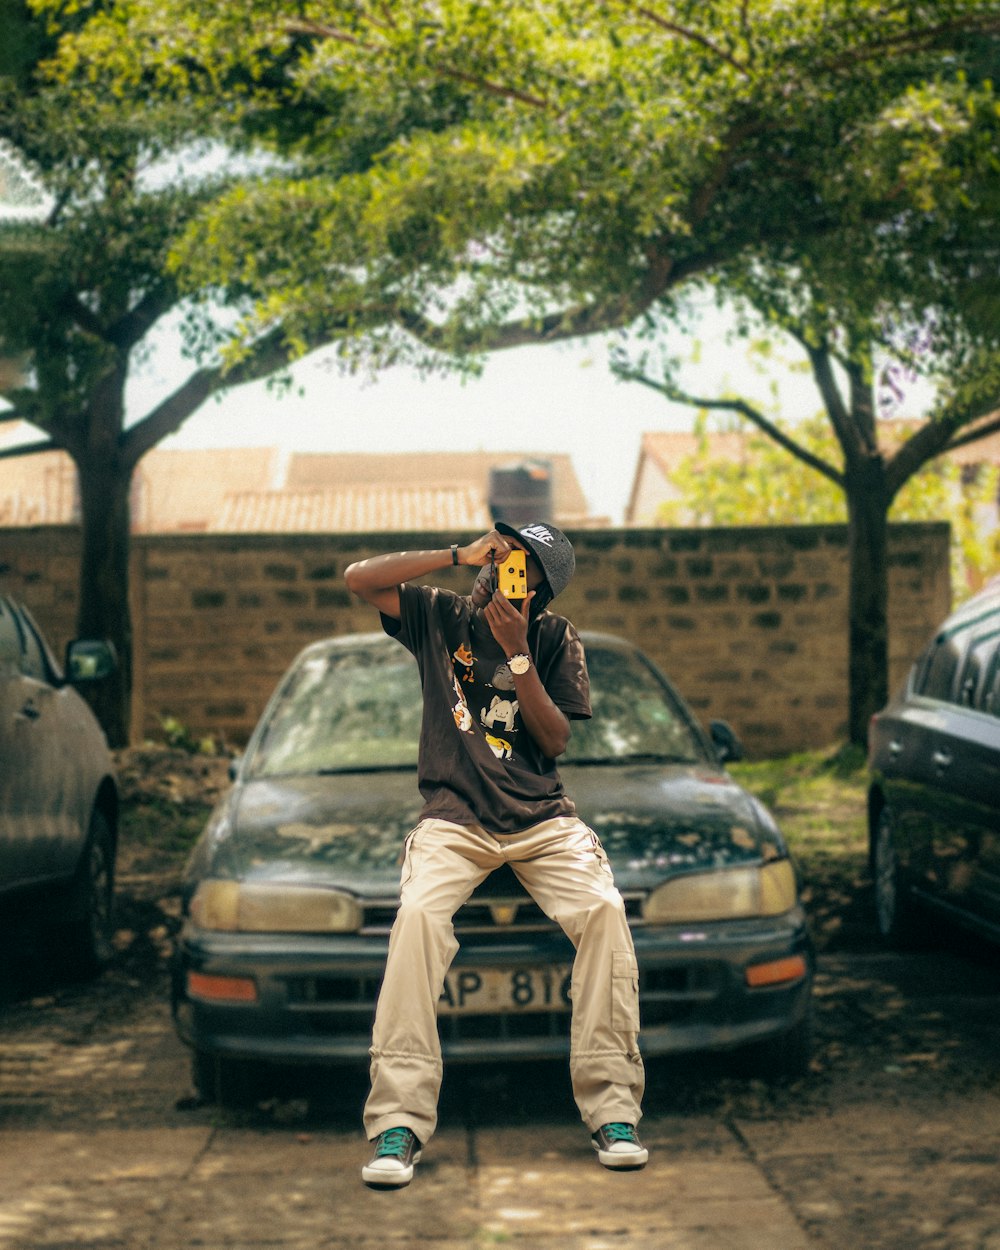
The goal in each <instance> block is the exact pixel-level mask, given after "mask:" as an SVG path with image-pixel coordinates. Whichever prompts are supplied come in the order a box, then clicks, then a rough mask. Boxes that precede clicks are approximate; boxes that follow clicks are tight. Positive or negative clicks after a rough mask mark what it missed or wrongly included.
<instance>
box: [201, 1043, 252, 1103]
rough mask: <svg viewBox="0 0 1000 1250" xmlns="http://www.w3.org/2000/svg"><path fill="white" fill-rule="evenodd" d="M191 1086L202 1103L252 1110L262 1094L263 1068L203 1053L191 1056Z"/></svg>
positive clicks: (239, 1060)
mask: <svg viewBox="0 0 1000 1250" xmlns="http://www.w3.org/2000/svg"><path fill="white" fill-rule="evenodd" d="M191 1083H192V1084H193V1085H194V1088H195V1093H196V1094H197V1095H198V1099H199V1101H200V1102H202V1103H217V1104H218V1105H219V1106H220V1107H232V1108H245V1107H252V1106H253V1105H254V1104H255V1103H256V1102H258V1101H259V1099H260V1095H261V1092H262V1081H261V1069H260V1065H259V1064H255V1063H250V1062H248V1061H246V1060H242V1059H223V1058H222V1057H221V1056H219V1055H212V1054H208V1053H207V1052H206V1051H203V1050H196V1051H194V1052H193V1053H192V1055H191Z"/></svg>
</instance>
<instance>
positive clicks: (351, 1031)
mask: <svg viewBox="0 0 1000 1250" xmlns="http://www.w3.org/2000/svg"><path fill="white" fill-rule="evenodd" d="M633 939H634V942H635V949H636V957H637V960H638V964H639V1002H640V1017H641V1034H640V1040H639V1044H640V1048H641V1050H642V1053H643V1054H644V1055H645V1056H647V1057H653V1056H656V1055H665V1054H673V1053H681V1052H692V1051H705V1050H725V1049H730V1048H734V1047H738V1046H743V1045H747V1044H749V1043H753V1042H758V1041H763V1040H765V1039H768V1038H772V1037H777V1036H779V1035H780V1034H783V1033H785V1032H787V1031H788V1030H789V1029H791V1028H793V1027H794V1026H795V1025H796V1024H798V1023H799V1022H800V1021H801V1020H802V1019H803V1018H804V1017H805V1015H806V1014H807V1012H808V1009H809V998H810V993H811V989H812V974H813V964H814V956H813V950H812V944H811V942H810V939H809V936H808V932H807V928H806V923H805V917H804V915H803V913H802V911H801V909H800V908H798V907H796V908H794V909H793V910H792V911H791V912H788V913H787V914H786V915H784V916H778V917H774V918H768V919H766V920H742V921H732V922H725V923H722V922H720V923H715V924H706V925H683V926H680V925H678V926H666V925H664V926H637V927H636V928H635V929H634V930H633ZM387 947H388V942H387V940H386V939H384V938H382V937H361V936H358V935H354V934H350V935H344V936H343V937H336V938H331V937H326V938H322V939H320V938H313V937H299V936H295V937H292V936H281V935H272V934H266V935H262V934H233V933H209V932H205V931H203V930H196V929H194V928H193V927H192V926H191V925H190V924H188V925H187V926H185V929H184V930H183V931H182V933H181V935H180V939H179V942H178V945H177V948H176V950H175V955H174V961H173V976H172V999H173V1015H174V1022H175V1026H176V1028H177V1032H178V1034H179V1036H180V1037H181V1039H182V1040H183V1041H184V1042H186V1043H187V1044H188V1045H189V1046H191V1047H192V1048H194V1049H195V1050H196V1051H199V1052H201V1053H204V1054H209V1055H216V1056H219V1057H220V1058H230V1059H244V1060H254V1061H268V1062H273V1063H281V1064H287V1063H301V1064H344V1063H358V1062H364V1063H366V1062H367V1060H368V1048H369V1046H370V1044H371V1027H372V1020H373V1016H374V1008H375V999H376V995H377V993H378V987H379V984H380V981H381V977H382V971H383V968H384V966H385V958H386V951H387ZM795 956H801V957H802V959H803V961H804V963H805V969H806V971H805V973H804V975H801V976H799V977H797V978H795V979H792V980H789V981H784V982H781V983H778V984H772V985H768V986H765V987H761V988H751V987H750V986H749V985H748V984H747V977H746V970H747V968H748V967H756V966H758V965H761V964H770V963H774V962H777V961H780V960H784V959H789V958H792V957H795ZM572 957H573V950H572V947H571V945H570V944H569V942H568V940H567V939H566V938H565V937H563V935H562V934H560V933H555V932H554V933H536V934H532V935H530V937H528V936H525V937H523V938H519V939H516V940H509V941H504V942H503V943H502V944H501V943H498V942H482V941H477V940H472V939H468V940H466V941H465V942H464V943H463V945H462V947H461V949H460V950H459V953H458V955H457V956H456V959H455V964H454V967H455V969H457V970H460V969H461V968H463V967H464V968H470V969H472V968H475V969H492V968H503V969H508V970H515V969H521V968H539V967H544V966H555V965H566V964H569V963H571V962H572ZM190 972H194V973H196V974H197V973H200V974H203V975H205V976H209V977H233V978H241V979H252V981H253V982H254V984H255V986H256V1000H255V1001H254V1002H221V1001H206V1000H204V999H202V998H200V997H196V996H193V995H191V994H190V993H189V992H188V974H189V973H190ZM439 1025H440V1031H441V1044H442V1053H443V1055H444V1058H445V1060H451V1061H459V1062H462V1061H465V1062H470V1063H471V1062H477V1063H481V1062H496V1061H504V1060H511V1061H514V1060H530V1059H541V1058H558V1057H562V1056H567V1055H568V1054H569V1032H570V1015H569V1012H568V1011H565V1010H552V1011H531V1012H527V1011H526V1012H518V1011H516V1010H514V1011H511V1010H508V1011H506V1012H497V1013H491V1014H477V1015H462V1014H449V1015H442V1016H440V1018H439Z"/></svg>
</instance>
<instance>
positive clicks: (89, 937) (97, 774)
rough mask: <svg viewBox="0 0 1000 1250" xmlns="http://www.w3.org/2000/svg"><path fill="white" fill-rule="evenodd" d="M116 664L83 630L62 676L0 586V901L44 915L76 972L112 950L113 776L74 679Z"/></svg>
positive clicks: (6, 907) (13, 913)
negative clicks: (83, 637)
mask: <svg viewBox="0 0 1000 1250" xmlns="http://www.w3.org/2000/svg"><path fill="white" fill-rule="evenodd" d="M114 664H115V657H114V652H113V650H112V649H111V647H110V644H108V643H105V642H96V641H83V640H80V641H77V642H73V643H70V645H69V647H68V648H67V657H66V669H67V672H68V673H69V677H68V678H67V677H64V676H63V673H62V670H61V668H60V666H59V664H58V662H57V661H56V659H55V657H54V656H53V654H52V651H51V649H50V647H49V646H48V644H47V643H46V641H45V639H44V637H43V635H42V633H41V631H40V630H39V628H38V626H37V625H36V624H35V622H34V621H33V620H32V618H31V615H30V614H29V612H28V611H27V609H26V608H25V607H23V606H22V605H20V604H17V603H15V602H14V601H13V600H11V599H9V598H5V597H3V596H0V907H2V913H3V917H4V919H5V920H8V921H10V920H14V921H17V920H19V919H22V918H24V919H30V920H31V921H32V922H38V921H41V922H43V923H47V924H49V925H51V926H52V928H53V930H54V931H55V932H56V933H57V935H58V936H59V937H60V938H62V939H63V941H62V942H61V943H60V946H61V948H62V951H63V953H64V964H65V967H66V968H67V970H70V971H72V972H73V973H75V974H79V975H90V974H93V973H96V972H97V971H99V969H100V968H101V966H102V965H103V964H104V963H105V962H106V961H107V959H108V957H109V956H110V953H111V937H112V932H113V930H112V925H113V917H112V904H113V899H114V872H115V855H116V849H117V837H118V788H117V784H116V781H115V774H114V766H113V762H112V759H111V753H110V752H109V750H108V745H107V742H106V740H105V737H104V734H103V732H102V730H101V727H100V725H99V724H98V722H97V718H96V717H95V716H94V714H93V712H92V711H91V710H90V708H89V707H88V705H87V704H86V702H85V701H84V700H83V699H82V698H81V696H80V695H79V694H78V693H77V691H76V690H75V689H74V685H76V684H78V683H80V682H84V681H97V680H100V679H101V678H102V677H104V676H106V675H107V674H108V673H109V672H110V671H111V669H112V668H113V667H114Z"/></svg>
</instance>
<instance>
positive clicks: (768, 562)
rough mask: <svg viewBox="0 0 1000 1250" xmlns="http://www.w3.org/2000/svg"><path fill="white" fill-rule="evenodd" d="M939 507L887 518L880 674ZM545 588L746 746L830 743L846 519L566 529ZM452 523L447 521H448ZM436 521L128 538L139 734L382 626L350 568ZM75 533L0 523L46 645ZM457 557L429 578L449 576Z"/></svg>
mask: <svg viewBox="0 0 1000 1250" xmlns="http://www.w3.org/2000/svg"><path fill="white" fill-rule="evenodd" d="M948 535H949V531H948V526H947V524H946V523H943V522H941V523H938V522H935V523H928V524H911V525H898V526H894V527H893V528H892V534H891V545H890V668H891V671H890V684H891V686H892V687H893V688H895V686H896V685H898V683H899V682H901V681H902V679H903V677H904V675H905V673H906V670H907V668H908V667H909V665H910V664H911V663H912V661H913V659H914V657H915V656H916V654H917V653H918V652H919V651H920V650H921V648H922V647H923V645H924V644H925V642H926V640H927V639H928V637H929V636H930V634H931V633H932V631H933V629H934V627H935V626H936V625H937V624H938V622H939V621H940V620H941V619H942V618H943V617H944V616H945V615H946V613H947V612H948V610H949V608H950V596H951V592H950V579H949V566H948ZM571 536H572V538H573V542H574V545H575V546H576V550H577V559H578V564H577V576H576V578H575V580H574V581H573V583H572V584H571V586H570V587H569V589H568V590H567V591H566V592H565V593H564V594H563V595H562V597H561V598H560V599H559V600H558V601H557V606H558V607H559V609H560V611H562V612H563V613H564V614H565V615H567V616H568V617H570V619H571V620H573V621H574V622H575V623H576V624H577V626H578V627H579V628H581V629H590V630H597V631H600V632H605V633H614V634H622V635H625V636H627V637H629V638H631V639H633V640H634V641H636V642H638V643H639V645H640V646H642V647H643V649H644V650H645V651H646V652H647V653H648V654H649V655H650V657H651V658H652V659H653V660H654V661H655V662H656V663H658V664H659V665H660V667H661V668H663V669H664V671H665V672H667V673H668V674H669V675H670V676H671V678H672V679H673V681H674V683H675V684H676V685H677V687H678V688H679V689H680V691H681V693H682V694H683V695H684V696H685V698H686V699H687V700H688V702H689V703H690V704H691V707H692V708H693V709H694V711H695V713H696V714H697V715H698V716H699V717H700V718H701V719H702V721H703V722H706V723H707V722H708V721H709V720H711V719H714V718H721V719H725V720H728V721H729V722H730V723H731V724H732V726H733V727H734V729H735V730H736V731H737V733H738V734H739V735H740V737H741V738H742V739H743V742H744V744H745V746H746V748H747V751H748V753H749V754H750V755H753V756H757V757H761V756H768V755H775V754H780V753H783V752H786V751H792V750H797V749H804V748H810V747H824V746H826V745H828V744H831V743H834V742H836V741H838V740H841V739H842V738H843V737H844V734H845V726H846V719H847V597H848V583H847V546H846V538H847V535H846V530H845V528H844V527H843V526H835V525H830V526H803V527H787V528H783V527H773V528H760V529H751V528H741V529H704V530H703V529H698V530H669V529H641V530H633V529H614V530H610V529H609V530H580V531H578V532H576V533H574V534H572V535H571ZM459 537H461V536H459ZM454 538H455V536H454V535H451V534H430V533H421V534H391V535H381V534H371V535H353V534H352V535H346V534H331V535H321V536H317V535H266V534H265V535H259V534H247V535H208V534H192V535H183V536H182V535H170V536H139V537H136V538H135V539H133V546H132V550H133V557H132V560H133V563H132V612H133V627H134V632H135V693H134V718H133V730H134V737H135V738H136V739H139V738H141V737H143V736H157V735H158V734H159V732H160V721H161V718H163V717H164V716H173V717H176V718H177V719H179V720H180V721H181V722H182V723H183V724H184V725H185V726H186V727H187V728H188V729H189V730H190V731H191V732H192V733H193V734H197V735H199V736H200V735H203V734H209V733H213V734H217V735H221V736H222V737H223V738H224V739H225V740H226V741H227V742H229V743H231V744H240V743H242V742H243V741H245V739H246V737H247V735H248V734H249V732H250V730H251V729H252V727H253V725H254V722H255V721H256V719H257V717H258V716H259V714H260V712H261V710H262V708H263V706H264V704H265V702H266V700H267V698H268V696H269V694H270V693H271V691H272V690H273V688H274V685H275V683H276V682H277V680H278V678H279V677H280V676H281V674H282V672H283V671H284V669H285V668H286V666H287V665H288V663H289V661H290V660H291V659H292V658H293V657H294V656H295V655H296V654H297V652H298V651H299V650H300V649H301V648H302V647H303V646H305V645H306V644H307V643H309V642H311V641H313V640H315V639H316V638H320V637H325V636H328V635H339V634H348V633H353V632H358V631H367V630H371V629H377V628H378V620H377V617H376V615H375V613H374V612H373V611H372V610H371V609H370V608H368V607H367V606H366V605H364V604H362V603H360V602H359V601H357V600H355V599H354V598H353V597H352V596H351V595H350V594H349V593H348V592H347V589H346V587H345V586H344V582H343V571H344V569H345V568H346V567H347V565H348V564H349V563H350V562H351V561H352V560H356V559H360V558H363V557H364V556H368V555H373V554H377V553H380V552H384V551H396V550H401V549H404V548H425V547H431V548H433V547H442V546H447V545H448V543H450V542H452V541H454ZM78 551H79V537H78V534H77V532H76V530H75V529H73V528H69V527H39V528H34V529H7V530H0V592H2V593H7V594H12V595H14V596H15V597H17V598H20V599H22V600H24V601H25V602H26V603H27V604H28V606H29V608H30V609H31V610H32V612H33V613H34V615H35V616H36V618H37V619H38V621H39V623H40V624H41V625H42V627H43V628H44V629H45V631H46V632H47V633H48V635H49V637H50V639H51V640H52V641H53V643H54V644H55V645H56V646H57V648H59V649H60V650H61V648H62V647H63V646H64V644H65V642H66V641H67V640H68V639H69V638H70V637H72V636H73V629H74V615H75V608H76V576H77V559H78ZM471 576H472V575H471V573H470V571H469V570H468V569H461V570H451V569H448V570H446V571H445V572H443V573H442V575H441V582H442V584H444V585H450V586H452V587H454V588H456V589H461V590H464V589H466V588H467V587H468V586H469V584H470V582H471Z"/></svg>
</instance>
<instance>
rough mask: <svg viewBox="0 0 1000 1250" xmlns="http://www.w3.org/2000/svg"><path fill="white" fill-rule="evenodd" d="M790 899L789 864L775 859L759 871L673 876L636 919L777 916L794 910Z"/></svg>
mask: <svg viewBox="0 0 1000 1250" xmlns="http://www.w3.org/2000/svg"><path fill="white" fill-rule="evenodd" d="M795 896H796V889H795V870H794V868H793V867H792V864H791V860H788V859H779V860H775V862H774V863H772V864H764V865H763V866H761V867H753V868H722V869H717V870H715V871H714V872H698V873H691V874H689V875H687V876H683V877H675V878H674V879H673V880H672V881H667V882H665V883H664V884H663V885H661V886H659V887H658V888H657V889H655V890H654V891H653V892H652V894H650V896H649V897H648V898H647V899H646V903H645V906H644V907H643V912H642V914H643V916H644V917H645V919H646V921H647V922H648V923H649V924H684V923H686V922H689V921H693V920H738V919H741V918H744V917H749V916H780V915H781V914H782V912H786V911H788V910H790V908H792V907H794V905H795Z"/></svg>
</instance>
